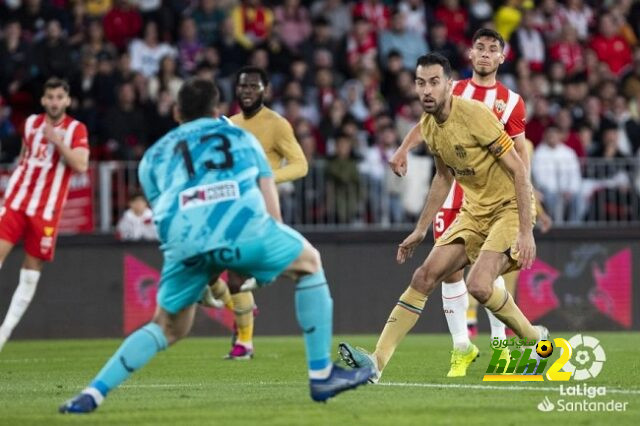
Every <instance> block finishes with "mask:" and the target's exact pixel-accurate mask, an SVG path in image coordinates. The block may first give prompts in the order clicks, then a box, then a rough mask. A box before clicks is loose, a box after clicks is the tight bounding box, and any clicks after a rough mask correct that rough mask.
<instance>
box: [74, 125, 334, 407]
mask: <svg viewBox="0 0 640 426" xmlns="http://www.w3.org/2000/svg"><path fill="white" fill-rule="evenodd" d="M138 172H139V177H140V182H141V184H142V187H143V189H144V192H145V195H146V196H147V198H148V200H149V202H150V204H151V207H152V210H153V213H154V221H155V224H156V226H157V229H158V234H159V237H160V241H161V244H162V245H161V249H162V251H163V254H164V265H163V268H162V276H161V279H160V284H159V289H158V294H157V302H158V305H159V306H161V307H162V308H163V309H164V310H166V311H167V312H169V313H172V314H175V313H178V312H179V311H181V310H183V309H185V308H187V307H189V306H191V305H192V304H194V303H196V302H197V301H199V300H200V299H201V297H202V294H203V292H204V290H205V288H206V285H207V284H208V283H209V281H210V280H211V278H212V277H215V276H216V275H217V274H218V273H219V272H221V271H223V270H225V269H230V270H233V271H236V272H238V273H240V274H243V275H247V276H253V277H255V278H256V280H257V281H258V282H259V283H263V284H264V283H268V282H271V281H273V280H274V279H275V278H276V277H277V276H278V275H280V274H281V273H282V272H283V271H284V270H285V269H286V268H287V267H288V266H289V265H290V264H291V263H292V262H293V261H294V260H295V259H297V258H298V257H299V256H300V253H301V252H302V250H303V245H304V238H303V237H302V236H301V235H300V234H299V233H298V232H296V231H295V230H293V229H291V228H289V227H288V226H286V225H283V224H281V223H278V222H276V221H275V220H274V219H273V218H272V217H271V216H270V215H269V213H268V212H267V209H266V205H265V202H264V198H263V197H262V193H261V191H260V187H259V183H258V179H259V178H262V177H270V176H272V171H271V169H270V167H269V164H268V162H267V159H266V156H265V154H264V151H263V150H262V147H261V146H260V144H259V142H258V141H257V140H256V139H255V137H254V136H253V135H251V134H250V133H248V132H247V131H245V130H242V129H240V128H239V127H235V126H233V125H232V124H230V122H228V120H226V119H224V118H218V119H213V118H201V119H197V120H194V121H191V122H188V123H185V124H183V125H181V126H179V127H178V128H176V129H174V130H172V131H171V132H169V133H167V134H166V135H165V136H164V137H163V138H161V139H160V140H159V141H158V142H156V143H155V144H154V145H153V146H152V147H151V148H149V149H148V150H147V152H146V153H145V155H144V157H143V159H142V161H141V163H140V167H139V171H138ZM295 308H296V318H297V319H298V324H299V325H300V328H301V329H302V330H303V332H304V340H305V348H306V353H307V363H308V368H309V371H310V376H311V378H312V379H314V374H316V373H314V372H317V374H322V376H318V377H323V376H324V375H326V374H329V373H328V372H329V371H331V366H332V364H331V361H330V356H329V353H330V349H331V337H332V313H333V301H332V299H331V295H330V292H329V287H328V285H327V281H326V278H325V275H324V272H323V271H322V270H321V269H320V270H319V271H318V272H316V273H314V274H310V275H305V276H303V277H302V278H300V279H299V281H298V282H297V285H296V296H295ZM167 346H168V341H167V338H166V336H165V334H164V332H163V330H162V328H161V327H160V326H159V325H158V324H156V323H154V322H150V323H149V324H147V325H145V326H144V327H142V328H140V329H139V330H137V331H135V332H134V333H132V334H131V335H130V336H129V337H127V339H125V341H124V342H123V343H122V345H121V346H120V348H119V349H118V350H117V351H116V353H115V354H114V355H113V356H112V357H111V359H110V360H109V361H108V362H107V363H106V364H105V366H104V367H103V368H102V370H101V371H100V372H99V373H98V375H97V376H96V377H95V379H94V380H93V381H92V382H91V384H90V386H89V388H87V389H86V390H85V391H84V392H85V393H88V394H90V395H92V397H93V398H94V399H96V398H97V400H99V399H100V398H101V396H100V395H102V396H104V395H106V394H107V393H108V392H109V391H110V390H112V389H114V388H115V387H117V386H118V385H119V384H120V383H121V382H122V381H124V380H125V379H126V378H127V377H129V376H130V375H131V373H133V372H134V371H136V370H138V369H140V368H141V367H143V366H144V365H145V364H146V363H147V362H149V361H150V360H151V359H152V358H153V357H154V356H155V354H156V353H157V352H158V351H161V350H163V349H165V348H166V347H167ZM96 390H97V391H99V393H98V392H97V391H96ZM97 400H96V401H97ZM98 403H99V401H98Z"/></svg>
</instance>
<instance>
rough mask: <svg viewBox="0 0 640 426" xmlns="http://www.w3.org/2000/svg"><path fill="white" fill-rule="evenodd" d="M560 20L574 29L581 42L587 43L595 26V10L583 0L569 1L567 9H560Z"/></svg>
mask: <svg viewBox="0 0 640 426" xmlns="http://www.w3.org/2000/svg"><path fill="white" fill-rule="evenodd" d="M559 12H560V13H559V15H560V19H561V20H562V21H563V22H564V23H565V24H567V25H569V26H571V27H573V28H574V29H575V30H576V33H577V34H578V39H579V40H580V41H587V39H588V37H589V28H590V27H591V26H592V25H593V18H594V16H593V10H591V8H590V7H589V6H588V5H587V4H585V2H584V1H583V0H567V5H566V7H560V8H559Z"/></svg>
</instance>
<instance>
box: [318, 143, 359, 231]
mask: <svg viewBox="0 0 640 426" xmlns="http://www.w3.org/2000/svg"><path fill="white" fill-rule="evenodd" d="M353 144H354V141H353V139H352V138H351V137H350V136H348V135H346V134H344V133H341V134H339V135H338V137H337V138H336V155H335V157H333V158H331V159H330V160H329V161H328V163H327V168H326V180H327V184H328V185H327V199H328V200H329V201H328V203H327V209H328V211H327V215H328V216H329V221H330V222H331V223H340V224H346V223H352V222H353V221H354V220H356V218H357V217H356V216H357V214H358V209H359V197H360V173H359V172H358V164H357V161H356V160H355V159H354V157H353Z"/></svg>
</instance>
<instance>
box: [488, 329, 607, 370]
mask: <svg viewBox="0 0 640 426" xmlns="http://www.w3.org/2000/svg"><path fill="white" fill-rule="evenodd" d="M553 343H555V346H556V347H559V348H560V349H561V352H560V357H559V358H558V359H557V360H556V361H555V362H553V363H552V364H551V365H550V366H549V369H548V370H547V372H546V374H545V375H544V377H546V378H547V380H550V381H568V380H569V379H570V378H571V377H572V376H573V379H574V380H586V379H591V378H594V377H596V376H598V374H600V372H601V371H602V367H603V366H604V362H605V361H606V360H607V357H606V354H605V352H604V348H603V347H602V345H601V344H600V341H599V340H598V339H596V338H595V337H592V336H584V335H582V334H576V335H575V336H573V337H571V338H570V339H569V340H568V341H567V340H565V339H563V338H555V339H553ZM553 343H552V342H550V341H548V340H541V341H539V342H538V343H537V344H536V343H535V341H529V342H527V340H526V339H521V340H516V339H515V338H512V339H510V340H507V339H505V340H498V339H494V340H493V341H492V342H491V346H492V349H493V356H492V357H491V360H490V361H489V367H488V368H487V371H486V374H485V376H484V377H483V379H482V380H483V381H486V382H517V381H529V382H541V381H543V380H544V379H543V375H542V374H543V373H544V370H545V368H546V367H547V363H548V358H549V356H551V354H552V353H553V351H554V345H553ZM534 345H535V348H534ZM509 346H515V348H514V349H512V350H511V352H510V356H509V358H508V361H507V358H506V357H505V356H504V351H505V350H507V347H509ZM534 349H535V351H536V354H537V355H538V356H537V357H536V356H535V355H533V350H534Z"/></svg>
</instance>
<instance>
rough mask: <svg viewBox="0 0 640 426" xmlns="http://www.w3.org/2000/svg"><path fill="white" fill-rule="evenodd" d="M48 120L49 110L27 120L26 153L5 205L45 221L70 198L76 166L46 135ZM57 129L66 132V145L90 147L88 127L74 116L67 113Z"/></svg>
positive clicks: (55, 213) (55, 214)
mask: <svg viewBox="0 0 640 426" xmlns="http://www.w3.org/2000/svg"><path fill="white" fill-rule="evenodd" d="M44 124H45V114H38V115H36V114H34V115H31V116H29V118H27V120H26V121H25V125H24V134H23V144H24V147H25V153H24V156H23V157H22V159H21V160H20V163H19V164H18V167H17V168H16V170H14V172H13V173H12V174H11V178H10V179H9V183H8V185H7V190H6V192H5V198H4V207H5V208H10V209H12V210H17V211H24V212H25V213H26V215H27V216H35V217H41V218H42V219H44V220H45V221H57V220H58V219H59V218H60V214H61V212H62V206H63V204H64V202H65V200H66V198H67V192H68V190H69V179H70V177H71V174H72V170H71V168H70V167H68V166H67V165H66V164H65V162H64V160H63V159H62V158H61V156H60V154H59V153H58V150H57V149H56V147H55V145H54V144H53V143H51V142H49V141H48V140H46V139H45V138H44ZM54 130H55V131H56V132H58V133H59V134H60V135H61V136H63V138H64V139H63V140H64V144H65V145H66V146H69V147H71V148H72V149H74V148H87V149H88V148H89V144H88V141H87V128H86V127H85V125H84V124H82V123H81V122H79V121H77V120H75V119H73V118H72V117H70V116H68V115H67V116H65V117H64V119H63V120H62V121H61V122H60V124H58V125H57V126H55V128H54ZM54 219H55V220H54Z"/></svg>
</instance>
